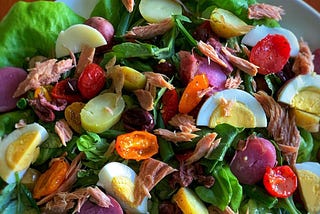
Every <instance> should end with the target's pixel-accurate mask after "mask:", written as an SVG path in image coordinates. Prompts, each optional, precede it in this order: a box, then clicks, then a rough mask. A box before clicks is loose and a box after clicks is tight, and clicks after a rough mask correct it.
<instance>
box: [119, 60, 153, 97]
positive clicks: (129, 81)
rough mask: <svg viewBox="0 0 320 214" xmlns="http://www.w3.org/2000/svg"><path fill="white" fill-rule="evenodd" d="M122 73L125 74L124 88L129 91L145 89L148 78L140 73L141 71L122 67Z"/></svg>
mask: <svg viewBox="0 0 320 214" xmlns="http://www.w3.org/2000/svg"><path fill="white" fill-rule="evenodd" d="M121 72H122V73H123V74H124V85H123V87H124V88H125V89H127V90H129V91H133V90H136V89H141V88H144V86H145V84H146V81H147V79H146V76H145V75H143V74H142V73H140V72H139V71H137V70H135V69H133V68H130V67H127V66H122V67H121Z"/></svg>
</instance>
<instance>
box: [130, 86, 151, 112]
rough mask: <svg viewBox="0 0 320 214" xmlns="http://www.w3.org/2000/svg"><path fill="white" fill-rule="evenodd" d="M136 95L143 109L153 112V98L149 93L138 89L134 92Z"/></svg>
mask: <svg viewBox="0 0 320 214" xmlns="http://www.w3.org/2000/svg"><path fill="white" fill-rule="evenodd" d="M134 94H135V95H136V96H137V99H138V101H139V104H140V106H141V108H143V109H144V110H146V111H151V110H153V96H152V94H151V93H150V92H149V91H147V90H144V89H138V90H135V91H134Z"/></svg>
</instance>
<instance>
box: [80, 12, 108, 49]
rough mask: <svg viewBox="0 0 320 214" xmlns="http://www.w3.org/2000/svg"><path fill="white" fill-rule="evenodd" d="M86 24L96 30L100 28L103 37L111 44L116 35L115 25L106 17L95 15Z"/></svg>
mask: <svg viewBox="0 0 320 214" xmlns="http://www.w3.org/2000/svg"><path fill="white" fill-rule="evenodd" d="M84 24H86V25H89V26H91V27H93V28H95V29H96V30H98V31H99V32H100V33H101V34H102V35H103V37H104V38H105V39H106V40H107V43H108V44H111V41H112V39H113V36H114V28H113V25H112V24H111V23H110V22H109V21H108V20H106V19H105V18H102V17H98V16H94V17H91V18H89V19H87V20H86V21H85V22H84Z"/></svg>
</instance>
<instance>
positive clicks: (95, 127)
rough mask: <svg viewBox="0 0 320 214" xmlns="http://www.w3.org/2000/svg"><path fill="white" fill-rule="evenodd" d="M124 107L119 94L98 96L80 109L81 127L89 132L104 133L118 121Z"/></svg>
mask: <svg viewBox="0 0 320 214" xmlns="http://www.w3.org/2000/svg"><path fill="white" fill-rule="evenodd" d="M124 107H125V102H124V100H123V98H122V96H121V95H119V94H115V93H104V94H101V95H98V96H96V97H94V98H93V99H91V100H90V101H89V102H88V103H87V104H86V105H85V106H84V107H83V108H82V110H81V112H80V117H81V125H82V127H83V128H84V129H85V130H87V131H90V132H95V133H101V132H104V131H106V130H107V129H109V128H111V127H112V126H113V125H115V124H116V123H117V122H118V121H119V120H120V117H121V113H122V112H123V110H124Z"/></svg>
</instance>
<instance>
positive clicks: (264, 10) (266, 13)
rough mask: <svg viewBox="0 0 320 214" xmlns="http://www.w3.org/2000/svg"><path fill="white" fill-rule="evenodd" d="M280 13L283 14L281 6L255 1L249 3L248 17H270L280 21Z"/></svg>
mask: <svg viewBox="0 0 320 214" xmlns="http://www.w3.org/2000/svg"><path fill="white" fill-rule="evenodd" d="M281 15H284V10H283V9H282V8H281V7H278V6H274V5H270V4H264V3H257V4H252V5H250V6H249V8H248V18H249V19H264V18H270V19H275V20H277V21H280V20H281Z"/></svg>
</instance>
